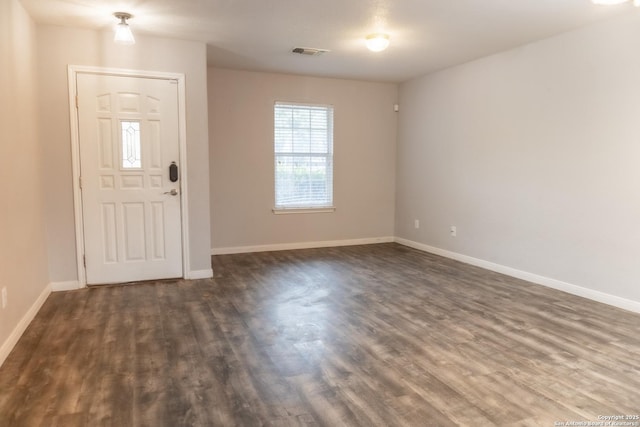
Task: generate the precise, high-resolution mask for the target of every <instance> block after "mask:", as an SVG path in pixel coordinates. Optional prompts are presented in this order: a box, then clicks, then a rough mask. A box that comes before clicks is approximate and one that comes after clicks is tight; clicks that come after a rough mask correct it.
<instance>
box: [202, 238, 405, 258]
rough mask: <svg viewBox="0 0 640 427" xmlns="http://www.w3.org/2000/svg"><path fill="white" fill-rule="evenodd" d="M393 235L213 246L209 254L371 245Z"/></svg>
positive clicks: (390, 239)
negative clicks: (226, 246)
mask: <svg viewBox="0 0 640 427" xmlns="http://www.w3.org/2000/svg"><path fill="white" fill-rule="evenodd" d="M393 241H394V238H393V237H372V238H367V239H350V240H323V241H320V242H297V243H278V244H273V245H257V246H236V247H230V248H213V249H211V255H228V254H244V253H249V252H271V251H289V250H293V249H313V248H329V247H336V246H355V245H371V244H374V243H390V242H393Z"/></svg>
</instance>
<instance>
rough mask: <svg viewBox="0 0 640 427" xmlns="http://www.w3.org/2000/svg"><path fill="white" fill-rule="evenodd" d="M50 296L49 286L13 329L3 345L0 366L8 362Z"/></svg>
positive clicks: (0, 352) (0, 349)
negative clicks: (12, 351) (8, 358)
mask: <svg viewBox="0 0 640 427" xmlns="http://www.w3.org/2000/svg"><path fill="white" fill-rule="evenodd" d="M49 294H51V286H50V285H47V286H46V287H45V288H44V289H43V290H42V292H41V293H40V295H39V296H38V299H36V301H35V302H34V303H33V305H32V306H31V308H29V310H28V311H27V312H26V313H25V315H24V316H22V319H20V321H19V322H18V324H17V325H16V327H15V328H14V329H13V332H11V334H10V335H9V337H8V338H7V339H6V341H5V342H3V343H2V346H1V347H0V366H2V364H3V363H4V361H5V360H7V357H8V356H9V353H11V350H13V347H15V346H16V344H17V343H18V340H19V339H20V337H21V336H22V334H24V331H26V330H27V327H28V326H29V324H30V323H31V321H32V320H33V319H34V317H36V314H38V311H39V310H40V308H41V307H42V304H44V302H45V301H46V300H47V297H49Z"/></svg>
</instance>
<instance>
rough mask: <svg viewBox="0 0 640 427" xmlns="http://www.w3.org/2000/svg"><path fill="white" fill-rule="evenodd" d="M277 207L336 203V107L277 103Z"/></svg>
mask: <svg viewBox="0 0 640 427" xmlns="http://www.w3.org/2000/svg"><path fill="white" fill-rule="evenodd" d="M274 118H275V123H274V129H275V132H274V133H275V135H274V149H275V194H276V200H275V207H276V209H296V208H298V209H304V208H323V207H331V206H333V107H330V106H323V105H303V104H287V103H281V102H276V104H275V107H274Z"/></svg>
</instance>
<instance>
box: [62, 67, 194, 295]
mask: <svg viewBox="0 0 640 427" xmlns="http://www.w3.org/2000/svg"><path fill="white" fill-rule="evenodd" d="M83 73H88V74H99V75H107V76H120V77H144V78H150V79H161V80H174V81H177V83H178V127H179V139H180V141H179V145H180V186H181V188H180V211H181V221H182V224H181V225H182V275H183V278H185V279H188V278H189V277H188V276H189V273H188V271H189V270H188V269H189V265H190V262H189V260H190V258H189V221H188V219H189V213H188V206H189V204H188V193H187V130H186V123H187V120H186V99H185V93H186V92H185V76H184V74H181V73H165V72H160V71H140V70H126V69H119V68H104V67H91V66H83V65H69V67H68V79H69V117H70V119H71V161H72V168H73V210H74V213H75V227H76V264H77V266H78V285H79V287H80V288H84V287H86V286H87V271H86V268H85V265H84V253H85V250H84V218H83V213H82V191H81V190H80V136H79V123H78V109H77V107H76V99H77V93H76V87H77V85H76V82H77V76H78V74H83Z"/></svg>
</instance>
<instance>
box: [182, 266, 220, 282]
mask: <svg viewBox="0 0 640 427" xmlns="http://www.w3.org/2000/svg"><path fill="white" fill-rule="evenodd" d="M212 277H213V270H212V269H211V268H209V269H206V270H192V271H189V272H188V273H187V275H186V277H185V279H187V280H198V279H210V278H212Z"/></svg>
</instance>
